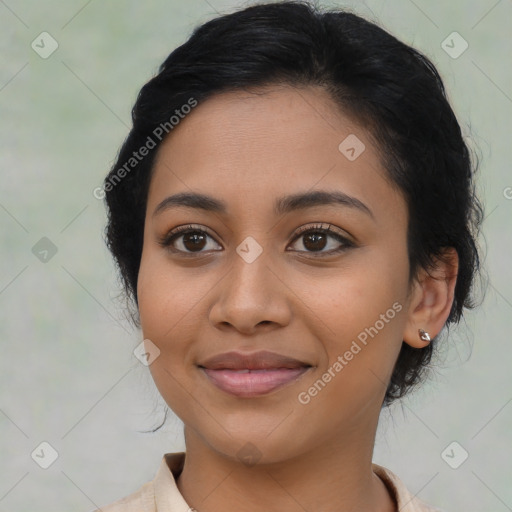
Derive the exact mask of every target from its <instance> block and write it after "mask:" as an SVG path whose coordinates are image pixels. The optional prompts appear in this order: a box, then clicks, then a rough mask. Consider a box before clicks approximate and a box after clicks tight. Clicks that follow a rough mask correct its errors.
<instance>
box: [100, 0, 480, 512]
mask: <svg viewBox="0 0 512 512" xmlns="http://www.w3.org/2000/svg"><path fill="white" fill-rule="evenodd" d="M473 174H474V173H473V168H472V163H471V160H470V157H469V152H468V148H467V146H466V144H465V142H464V141H463V139H462V136H461V131H460V127H459V125H458V123H457V120H456V118H455V115H454V113H453V111H452V109H451V108H450V105H449V103H448V102H447V100H446V97H445V93H444V88H443V84H442V81H441V79H440V77H439V75H438V73H437V72H436V70H435V68H434V66H433V65H432V64H431V63H430V62H429V61H428V60H427V59H426V58H425V57H424V56H423V55H421V54H420V53H419V52H417V51H416V50H414V49H412V48H410V47H408V46H406V45H404V44H403V43H401V42H399V41H398V40H397V39H395V38H394V37H393V36H391V35H390V34H388V33H387V32H385V31H383V30H382V29H380V28H378V27H377V26H376V25H374V24H372V23H370V22H368V21H365V20H364V19H362V18H360V17H358V16H356V15H354V14H351V13H346V12H340V11H331V12H322V11H320V10H318V9H316V8H314V7H312V6H310V5H307V4H304V3H299V2H283V3H276V4H266V5H257V6H252V7H249V8H246V9H243V10H240V11H238V12H235V13H233V14H230V15H226V16H222V17H219V18H217V19H214V20H212V21H210V22H208V23H206V24H204V25H203V26H201V27H199V28H198V29H196V31H195V32H194V33H193V35H192V36H191V37H190V39H189V40H188V41H187V42H186V43H185V44H184V45H182V46H181V47H179V48H177V49H176V50H175V51H174V52H172V53H171V54H170V55H169V57H168V58H167V59H166V61H165V62H164V63H163V64H162V66H161V67H160V71H159V73H158V75H157V76H156V77H154V78H153V79H152V80H150V81H149V82H148V83H147V84H146V85H145V86H144V87H143V88H142V90H141V92H140V94H139V97H138V98H137V102H136V104H135V106H134V109H133V128H132V129H131V131H130V133H129V135H128V138H127V139H126V141H125V143H124V145H123V146H122V148H121V151H120V154H119V156H118V159H117V162H116V163H115V165H114V166H113V168H112V170H111V172H110V174H109V175H108V176H107V177H106V179H105V183H104V190H105V193H106V202H107V206H108V211H109V220H108V226H107V242H108V246H109V248H110V250H111V251H112V253H113V255H114V257H115V260H116V262H117V264H118V266H119V269H120V273H121V276H122V278H123V281H124V284H125V287H126V291H127V293H128V296H129V297H131V298H132V299H133V304H134V305H135V310H134V311H133V317H134V320H135V322H136V324H137V325H138V326H140V327H141V329H142V333H143V336H144V349H143V350H142V356H143V357H144V358H145V360H146V361H147V364H148V365H149V368H150V371H151V374H152V377H153V379H154V381H155V383H156V386H157V387H158V389H159V391H160V393H161V395H162V397H163V398H164V400H165V401H166V403H167V404H168V406H169V407H170V408H171V409H172V410H173V411H174V412H175V413H176V414H177V415H178V416H179V417H180V418H181V420H182V421H183V423H184V428H185V442H186V454H185V453H175V454H166V455H165V456H164V458H163V460H162V463H161V466H160V468H159V470H158V472H157V474H156V477H155V479H154V480H153V481H152V482H148V483H146V484H145V485H143V486H142V488H141V489H139V490H138V491H136V492H135V493H133V494H132V495H130V496H128V497H127V498H124V499H122V500H119V501H117V502H116V503H114V504H112V505H110V506H107V507H103V508H102V510H103V511H106V512H117V511H119V512H120V511H123V512H124V511H142V510H144V511H148V512H149V511H156V510H158V511H159V512H163V511H185V510H190V509H194V510H198V511H199V512H214V511H221V510H222V511H224V512H225V511H230V510H237V511H239V510H243V511H248V512H249V511H271V510H279V511H290V512H291V511H304V510H308V511H312V510H316V511H319V510H322V511H325V512H331V511H332V512H334V511H337V512H339V511H349V510H358V511H360V512H363V511H372V512H375V511H379V512H391V511H397V510H400V511H405V512H407V511H408V512H413V511H429V510H437V509H434V508H432V507H430V506H428V505H426V504H424V503H422V502H421V501H420V500H418V499H417V498H415V497H414V496H413V495H412V494H411V493H410V492H409V491H408V490H407V489H406V488H405V486H404V484H403V483H402V482H401V481H400V479H399V478H398V477H397V476H396V475H394V474H393V473H392V472H390V471H389V470H387V469H386V468H383V467H381V466H378V465H375V464H372V452H373V447H374V440H375V433H376V429H377V423H378V419H379V414H380V411H381V409H382V407H383V406H387V405H389V404H390V403H391V402H393V401H394V400H395V399H398V398H400V397H402V396H404V395H405V394H406V392H408V391H409V390H410V389H411V388H412V387H413V386H414V385H416V384H417V383H418V382H420V380H421V378H422V377H423V375H424V373H425V371H426V369H427V366H428V363H429V361H430V358H431V355H432V351H433V349H434V347H435V345H436V342H437V340H438V335H439V333H440V332H441V330H442V329H443V327H444V326H446V325H449V324H451V323H456V322H458V321H459V320H460V318H461V316H462V314H463V310H464V308H467V307H472V306H473V304H472V301H471V297H470V292H471V287H472V283H473V280H474V277H475V274H476V272H477V271H478V268H479V258H478V250H477V245H476V236H477V234H478V228H479V225H480V222H481V218H482V208H481V206H480V203H479V200H478V198H477V197H476V195H475V192H474V182H473V179H474V178H473Z"/></svg>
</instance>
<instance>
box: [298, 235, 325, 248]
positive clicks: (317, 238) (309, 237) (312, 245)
mask: <svg viewBox="0 0 512 512" xmlns="http://www.w3.org/2000/svg"><path fill="white" fill-rule="evenodd" d="M326 238H327V237H326V236H325V234H324V233H312V234H309V235H307V236H306V237H305V239H304V247H306V249H312V250H321V249H323V248H324V247H325V244H326ZM310 241H312V243H309V242H310ZM318 242H320V246H319V245H318ZM315 244H316V245H315Z"/></svg>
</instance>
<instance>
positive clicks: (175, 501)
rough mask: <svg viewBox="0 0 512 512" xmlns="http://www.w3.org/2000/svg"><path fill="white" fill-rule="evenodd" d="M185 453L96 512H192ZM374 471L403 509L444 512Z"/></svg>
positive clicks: (388, 473)
mask: <svg viewBox="0 0 512 512" xmlns="http://www.w3.org/2000/svg"><path fill="white" fill-rule="evenodd" d="M184 462H185V453H184V452H179V453H166V454H165V455H164V456H163V458H162V462H161V464H160V467H159V468H158V471H157V473H156V475H155V478H154V479H153V480H152V481H151V482H147V483H145V484H144V485H143V486H142V487H141V488H140V489H139V490H138V491H136V492H134V493H132V494H130V495H129V496H126V497H125V498H122V499H120V500H117V501H116V502H114V503H112V504H110V505H107V506H104V507H101V508H100V509H96V510H95V511H94V512H192V511H194V510H195V509H193V508H191V507H190V506H189V505H188V504H187V502H186V501H185V499H184V498H183V496H182V495H181V493H180V491H179V489H178V486H177V485H176V479H177V478H178V476H179V475H180V473H181V471H182V470H183V465H184ZM372 469H373V472H374V473H375V474H376V475H377V476H379V477H380V479H381V480H382V481H383V482H384V484H385V485H386V487H387V488H388V490H389V492H390V493H391V496H393V497H394V499H395V501H396V502H397V505H398V507H397V509H398V510H399V512H441V511H440V510H439V509H437V508H434V507H431V506H429V505H426V504H425V503H423V502H422V501H420V500H419V499H418V498H416V497H415V496H414V495H413V494H411V493H410V492H409V491H408V490H407V488H406V487H405V485H404V484H403V482H402V481H401V480H400V479H399V478H398V477H397V476H396V475H395V474H394V473H392V472H391V471H389V469H386V468H384V467H382V466H379V465H377V464H372Z"/></svg>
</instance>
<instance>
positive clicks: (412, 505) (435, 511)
mask: <svg viewBox="0 0 512 512" xmlns="http://www.w3.org/2000/svg"><path fill="white" fill-rule="evenodd" d="M372 468H373V472H374V473H375V474H376V475H377V476H378V477H379V478H380V479H381V480H382V481H383V482H384V484H385V485H386V487H387V488H388V490H389V492H390V493H391V495H392V496H393V497H394V498H395V500H396V502H397V506H398V510H400V512H443V511H442V510H441V509H439V508H436V507H434V506H432V505H428V504H427V503H424V502H423V501H421V500H420V499H419V498H417V497H416V496H415V495H414V494H412V493H411V492H410V491H409V490H408V489H407V487H406V486H405V484H404V483H403V482H402V480H400V478H399V477H398V476H397V475H395V473H393V472H392V471H390V470H389V469H387V468H385V467H383V466H379V465H378V464H373V465H372Z"/></svg>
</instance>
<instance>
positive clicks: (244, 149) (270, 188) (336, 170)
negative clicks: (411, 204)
mask: <svg viewBox="0 0 512 512" xmlns="http://www.w3.org/2000/svg"><path fill="white" fill-rule="evenodd" d="M347 150H348V152H347ZM380 156H381V155H380V153H379V151H378V148H376V147H375V146H374V144H373V143H372V142H371V140H370V138H369V135H368V133H367V132H366V130H364V129H363V128H362V127H361V126H360V125H359V124H358V123H357V122H356V121H355V120H353V119H351V118H349V117H348V116H346V115H344V114H343V113H342V112H341V110H340V109H339V108H338V107H337V105H336V104H335V103H334V102H333V101H332V99H331V98H330V96H329V95H328V93H327V92H326V91H325V90H323V89H322V88H319V87H316V88H313V87H308V88H300V89H299V88H292V87H289V86H282V87H273V88H267V89H260V90H254V91H250V92H248V91H232V92H227V93H222V94H218V95H215V96H213V97H211V98H210V99H208V100H206V101H204V102H202V103H200V104H199V105H198V106H197V107H195V108H194V109H193V110H192V112H191V113H190V114H188V115H187V116H186V117H185V118H184V119H183V120H182V121H181V122H180V124H179V125H178V126H177V127H175V128H174V130H173V131H172V132H171V134H170V135H169V136H168V137H167V138H166V139H165V140H164V142H163V143H162V145H161V146H160V148H159V153H158V156H157V159H156V162H155V168H154V173H153V177H152V182H151V186H150V194H149V198H148V208H150V207H151V206H153V207H154V206H155V205H156V204H157V202H158V201H161V200H162V199H163V198H164V197H165V196H166V195H169V194H171V193H177V192H190V191H191V190H194V191H197V192H203V193H207V194H209V195H215V196H217V197H219V199H225V202H227V203H228V204H230V206H232V207H233V209H236V207H237V206H238V207H244V206H245V208H246V209H247V208H248V207H249V206H248V203H250V204H251V205H253V204H254V205H262V204H263V203H264V202H269V201H271V200H272V198H275V197H277V196H282V195H283V194H285V193H295V192H299V191H300V192H304V191H307V190H313V189H331V190H342V191H343V192H344V193H347V194H350V195H352V196H355V197H358V198H360V199H361V200H362V201H364V202H365V203H367V204H368V203H371V204H373V205H375V207H376V208H377V210H378V209H379V208H383V209H386V208H387V209H390V208H391V209H396V208H397V207H399V206H401V207H403V206H404V204H403V202H402V204H400V203H401V201H402V198H401V196H400V194H398V193H397V191H396V190H395V189H394V188H392V187H391V186H390V184H389V182H388V180H387V174H386V171H385V169H384V168H383V166H382V164H381V158H380ZM354 157H355V158H354ZM398 196H400V198H399V201H398V202H397V197H398ZM235 203H237V204H235ZM397 203H398V204H397ZM255 207H256V206H255ZM395 213H396V212H395Z"/></svg>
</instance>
